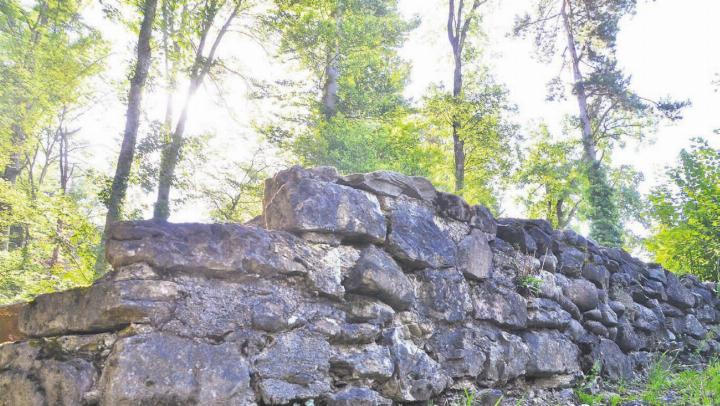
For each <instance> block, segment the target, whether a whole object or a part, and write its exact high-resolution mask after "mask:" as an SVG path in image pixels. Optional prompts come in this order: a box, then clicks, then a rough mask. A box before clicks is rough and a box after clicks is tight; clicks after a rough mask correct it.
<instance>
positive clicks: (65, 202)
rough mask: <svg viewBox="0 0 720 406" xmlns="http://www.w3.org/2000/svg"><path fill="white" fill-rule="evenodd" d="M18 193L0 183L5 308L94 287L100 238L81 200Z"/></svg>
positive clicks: (0, 287)
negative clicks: (38, 297) (54, 293)
mask: <svg viewBox="0 0 720 406" xmlns="http://www.w3.org/2000/svg"><path fill="white" fill-rule="evenodd" d="M19 189H21V188H19V187H18V185H12V184H10V183H9V182H6V181H2V180H0V205H2V207H6V208H8V209H7V210H2V211H0V229H2V230H11V234H10V235H4V236H3V239H4V240H5V242H4V244H6V246H5V247H4V249H3V250H2V251H0V304H2V303H11V302H14V301H18V300H27V299H30V298H32V297H33V296H35V295H37V294H40V293H47V292H51V291H55V290H62V289H67V288H70V287H73V286H83V285H87V284H89V283H91V282H92V281H93V279H94V277H95V275H94V272H93V265H94V263H95V255H96V251H95V250H96V247H97V244H98V243H99V239H100V235H99V232H98V229H97V227H95V226H94V225H93V224H92V223H91V222H90V221H89V216H88V214H89V210H90V208H89V207H88V206H87V203H85V202H83V199H82V196H74V195H63V194H59V193H56V194H46V193H41V194H38V195H37V197H36V198H33V199H29V198H28V195H27V194H26V193H25V192H24V191H23V190H19ZM59 225H61V226H59Z"/></svg>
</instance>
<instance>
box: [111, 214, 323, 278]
mask: <svg viewBox="0 0 720 406" xmlns="http://www.w3.org/2000/svg"><path fill="white" fill-rule="evenodd" d="M108 238H109V241H108V242H107V245H106V250H107V258H108V261H109V262H110V264H111V265H112V266H113V267H115V268H117V267H120V266H124V265H129V264H134V263H146V264H149V265H150V266H152V267H153V269H156V270H172V271H186V272H190V273H195V274H196V273H203V274H208V275H213V276H223V277H228V276H247V275H253V276H254V275H257V276H262V277H264V278H269V277H273V276H278V277H281V278H287V276H288V275H305V274H307V272H308V269H307V267H306V266H305V265H303V264H307V263H308V262H307V259H309V258H314V257H315V256H316V255H317V253H316V252H315V251H313V250H311V249H310V248H309V247H308V246H307V244H306V243H305V241H303V240H301V239H299V238H296V237H294V236H293V235H291V234H288V233H282V232H269V231H266V230H263V229H260V228H257V227H248V226H242V225H238V224H171V223H160V222H152V221H135V222H123V223H116V224H114V225H113V226H112V227H111V228H110V230H109V233H108Z"/></svg>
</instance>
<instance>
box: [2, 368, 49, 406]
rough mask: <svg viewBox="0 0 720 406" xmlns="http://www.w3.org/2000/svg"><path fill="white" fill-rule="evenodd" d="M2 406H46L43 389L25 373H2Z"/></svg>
mask: <svg viewBox="0 0 720 406" xmlns="http://www.w3.org/2000/svg"><path fill="white" fill-rule="evenodd" d="M0 393H2V394H3V395H2V396H0V406H44V405H46V404H47V402H46V400H45V397H44V396H43V392H42V388H40V386H39V385H38V383H37V382H36V381H35V380H34V379H32V377H31V376H28V375H27V374H26V373H23V372H16V371H4V372H0Z"/></svg>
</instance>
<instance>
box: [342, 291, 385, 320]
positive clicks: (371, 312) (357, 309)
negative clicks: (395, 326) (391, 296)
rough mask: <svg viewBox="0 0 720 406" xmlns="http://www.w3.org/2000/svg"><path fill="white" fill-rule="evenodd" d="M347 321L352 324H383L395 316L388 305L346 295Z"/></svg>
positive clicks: (366, 298)
mask: <svg viewBox="0 0 720 406" xmlns="http://www.w3.org/2000/svg"><path fill="white" fill-rule="evenodd" d="M347 312H348V321H349V322H352V323H365V322H369V323H372V324H385V323H387V322H388V321H389V320H390V319H392V317H393V316H394V315H395V310H393V308H392V307H390V306H389V305H386V304H385V303H382V302H380V301H378V300H375V299H371V298H368V297H363V296H357V295H348V297H347Z"/></svg>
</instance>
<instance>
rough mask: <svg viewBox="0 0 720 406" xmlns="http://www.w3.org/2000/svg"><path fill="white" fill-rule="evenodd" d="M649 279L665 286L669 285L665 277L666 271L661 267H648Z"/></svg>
mask: <svg viewBox="0 0 720 406" xmlns="http://www.w3.org/2000/svg"><path fill="white" fill-rule="evenodd" d="M647 273H648V278H650V279H652V280H654V281H658V282H660V283H662V284H663V285H664V284H666V283H667V277H666V276H665V270H664V269H663V268H662V267H659V266H650V267H648V272H647Z"/></svg>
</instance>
